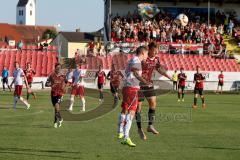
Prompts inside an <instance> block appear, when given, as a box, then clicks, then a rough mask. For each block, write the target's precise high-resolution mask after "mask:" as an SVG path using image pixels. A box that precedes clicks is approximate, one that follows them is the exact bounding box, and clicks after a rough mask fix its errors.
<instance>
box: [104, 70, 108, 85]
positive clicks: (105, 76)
mask: <svg viewBox="0 0 240 160" xmlns="http://www.w3.org/2000/svg"><path fill="white" fill-rule="evenodd" d="M103 73H104V85H106V79H107V75H106V73H105V72H103Z"/></svg>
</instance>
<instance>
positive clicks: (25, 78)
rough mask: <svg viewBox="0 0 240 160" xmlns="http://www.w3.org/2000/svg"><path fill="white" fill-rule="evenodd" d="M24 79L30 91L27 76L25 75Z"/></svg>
mask: <svg viewBox="0 0 240 160" xmlns="http://www.w3.org/2000/svg"><path fill="white" fill-rule="evenodd" d="M23 79H24V81H25V84H26V88H27V89H28V88H29V85H28V81H27V77H26V76H25V74H24V75H23Z"/></svg>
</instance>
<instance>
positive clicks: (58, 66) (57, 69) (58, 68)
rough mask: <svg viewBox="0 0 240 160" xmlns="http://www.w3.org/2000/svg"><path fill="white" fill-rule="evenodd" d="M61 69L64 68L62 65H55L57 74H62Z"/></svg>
mask: <svg viewBox="0 0 240 160" xmlns="http://www.w3.org/2000/svg"><path fill="white" fill-rule="evenodd" d="M61 67H62V66H61V64H60V63H56V64H55V72H56V73H60V71H61Z"/></svg>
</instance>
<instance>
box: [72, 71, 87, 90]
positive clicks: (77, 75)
mask: <svg viewBox="0 0 240 160" xmlns="http://www.w3.org/2000/svg"><path fill="white" fill-rule="evenodd" d="M84 76H85V72H84V71H83V70H81V69H80V70H78V69H75V70H74V72H73V79H74V82H73V84H75V85H81V86H83V77H84Z"/></svg>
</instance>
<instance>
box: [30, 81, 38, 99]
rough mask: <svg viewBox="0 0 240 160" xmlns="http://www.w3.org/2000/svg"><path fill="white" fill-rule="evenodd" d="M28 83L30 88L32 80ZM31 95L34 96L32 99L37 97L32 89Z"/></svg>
mask: <svg viewBox="0 0 240 160" xmlns="http://www.w3.org/2000/svg"><path fill="white" fill-rule="evenodd" d="M28 84H29V87H30V88H32V82H31V83H28ZM31 95H32V96H33V98H34V99H36V98H37V96H36V93H35V92H33V91H32V92H31Z"/></svg>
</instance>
